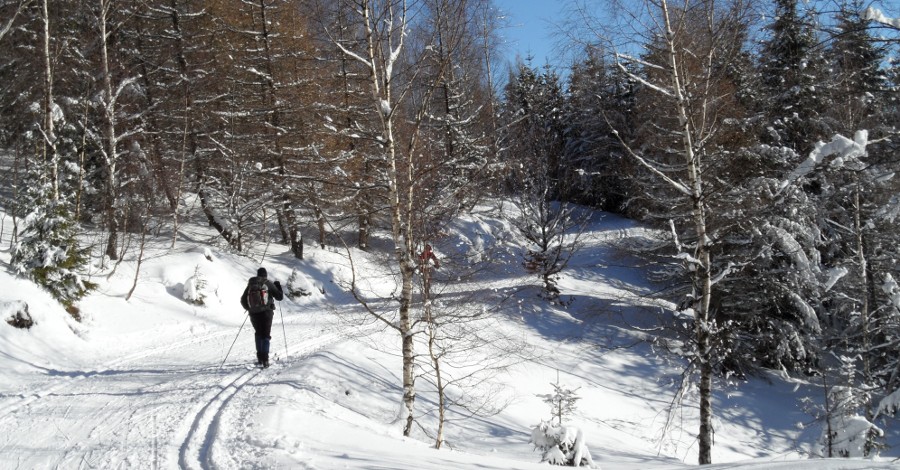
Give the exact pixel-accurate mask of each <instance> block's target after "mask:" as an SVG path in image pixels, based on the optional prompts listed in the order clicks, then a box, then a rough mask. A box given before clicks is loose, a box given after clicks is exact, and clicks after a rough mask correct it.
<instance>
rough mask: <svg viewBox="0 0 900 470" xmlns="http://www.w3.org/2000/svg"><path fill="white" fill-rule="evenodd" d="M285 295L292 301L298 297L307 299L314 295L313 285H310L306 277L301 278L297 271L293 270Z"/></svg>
mask: <svg viewBox="0 0 900 470" xmlns="http://www.w3.org/2000/svg"><path fill="white" fill-rule="evenodd" d="M284 294H285V295H287V296H288V298H289V299H291V300H293V299H296V298H297V297H306V296H308V295H312V285H310V283H309V280H308V279H307V278H306V276H301V275H300V274H299V273H297V270H296V269H292V270H291V275H290V277H288V280H287V285H286V286H285V292H284Z"/></svg>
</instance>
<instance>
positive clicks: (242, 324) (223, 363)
mask: <svg viewBox="0 0 900 470" xmlns="http://www.w3.org/2000/svg"><path fill="white" fill-rule="evenodd" d="M244 313H247V311H246V310H244ZM248 318H250V315H249V314H248V315H247V316H246V317H244V323H241V327H240V328H239V329H238V332H237V335H235V337H234V341H232V342H231V347H229V348H228V352H227V353H225V359H222V363H221V364H219V369H221V368H222V366H224V365H225V361H227V360H228V355H229V354H231V348H233V347H234V343H237V339H238V336H240V335H241V331H242V330H243V329H244V325H246V324H247V319H248Z"/></svg>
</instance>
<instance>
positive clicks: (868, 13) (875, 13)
mask: <svg viewBox="0 0 900 470" xmlns="http://www.w3.org/2000/svg"><path fill="white" fill-rule="evenodd" d="M862 18H863V19H864V20H869V21H874V22H876V23H881V24H883V25H885V26H887V27H889V28H894V29H900V18H889V17H887V16H885V14H884V13H882V12H881V10H879V9H877V8H873V7H869V8H866V9H865V11H863V13H862Z"/></svg>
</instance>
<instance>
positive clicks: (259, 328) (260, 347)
mask: <svg viewBox="0 0 900 470" xmlns="http://www.w3.org/2000/svg"><path fill="white" fill-rule="evenodd" d="M274 316H275V312H273V311H271V310H270V311H268V312H262V313H251V314H250V324H252V325H253V330H254V331H255V332H256V355H257V357H260V356H265V357H266V360H268V357H269V343H270V342H271V340H272V318H273V317H274Z"/></svg>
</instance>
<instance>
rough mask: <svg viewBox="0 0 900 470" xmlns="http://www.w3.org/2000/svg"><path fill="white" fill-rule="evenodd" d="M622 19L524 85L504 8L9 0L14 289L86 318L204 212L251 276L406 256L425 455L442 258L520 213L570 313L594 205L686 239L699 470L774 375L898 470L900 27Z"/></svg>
mask: <svg viewBox="0 0 900 470" xmlns="http://www.w3.org/2000/svg"><path fill="white" fill-rule="evenodd" d="M598 4H599V3H598ZM607 4H608V5H610V6H613V7H617V8H618V11H619V13H618V14H617V15H615V16H607V15H598V16H596V17H593V16H592V15H591V13H592V12H593V11H592V10H591V9H589V8H588V7H589V6H590V5H592V4H591V3H590V2H573V3H572V9H573V12H574V13H578V14H575V15H573V16H572V17H573V18H580V20H579V21H577V22H575V23H577V24H575V23H573V24H572V25H570V26H571V27H570V28H568V36H569V37H570V39H571V40H572V44H571V47H572V49H573V50H577V51H579V52H578V53H576V54H574V56H576V58H575V59H574V60H573V63H572V66H571V68H570V69H569V70H568V71H567V73H566V74H565V75H566V77H567V78H566V79H565V80H563V79H562V78H561V75H560V71H557V70H553V69H551V68H549V67H540V66H535V65H534V64H532V63H531V62H530V61H529V60H527V59H525V60H522V61H519V62H518V63H516V64H513V65H511V66H510V65H508V64H505V60H504V58H503V55H502V54H501V50H502V41H501V39H500V38H501V36H502V28H503V27H504V20H503V15H502V12H501V11H499V10H498V9H497V8H496V7H495V6H494V5H493V4H492V2H491V1H490V0H406V1H401V0H327V1H326V0H253V1H250V0H245V1H227V0H206V1H191V0H146V1H141V2H131V1H116V0H95V1H83V0H54V1H51V0H0V18H4V20H2V22H0V50H2V51H3V53H2V54H0V145H2V146H3V148H4V149H6V152H7V154H8V158H9V160H10V164H9V165H8V171H7V172H6V174H5V175H4V177H3V179H4V181H7V182H8V183H7V184H6V185H5V186H6V187H4V188H3V189H4V193H3V206H4V207H5V208H6V210H7V212H8V213H10V214H13V216H14V217H15V226H16V234H15V237H14V239H15V240H16V243H15V246H14V247H13V258H12V261H13V265H14V266H13V268H14V269H15V270H16V271H17V272H18V273H19V274H20V275H22V276H25V277H28V278H30V279H33V280H34V281H35V282H37V283H38V284H41V285H43V286H44V287H46V288H47V289H48V290H49V291H50V292H51V293H52V294H53V295H54V296H55V297H56V298H57V299H59V300H60V302H62V303H63V304H64V305H66V306H67V307H68V308H69V310H70V312H71V313H72V314H73V316H76V317H77V315H78V308H77V302H78V299H79V298H81V297H82V296H84V295H85V294H86V293H87V292H89V291H90V289H91V288H92V284H91V283H90V282H89V281H88V280H86V279H85V276H83V274H84V272H85V270H86V269H87V266H88V265H89V264H91V263H93V264H97V265H101V266H107V265H109V264H112V263H115V261H116V260H119V259H121V257H122V256H123V254H124V252H125V250H135V251H136V250H140V247H141V243H140V242H139V240H142V239H143V238H144V237H145V236H147V234H150V233H153V234H160V233H163V234H171V235H172V237H173V243H174V240H175V234H177V232H178V230H179V224H180V223H182V220H181V218H182V217H183V216H184V215H185V214H186V213H187V209H188V208H187V207H185V201H186V200H187V197H188V196H189V195H190V196H196V200H197V201H199V205H200V209H201V210H202V213H203V214H204V215H205V218H206V221H207V222H208V223H209V225H210V226H211V227H214V228H215V229H216V231H217V232H218V234H219V235H220V240H219V241H220V243H222V244H223V246H227V247H228V248H230V249H231V250H234V251H235V252H246V251H247V250H248V249H249V247H251V246H254V245H257V246H258V245H260V244H263V245H265V244H267V243H269V242H275V243H283V244H286V245H288V246H290V247H291V251H292V253H293V254H294V256H296V257H297V258H301V259H302V258H303V250H304V245H307V246H310V245H315V246H320V247H325V246H343V244H344V243H346V244H350V245H354V246H356V247H358V248H360V249H371V246H373V244H372V243H371V242H372V241H373V237H375V236H379V234H387V237H388V238H389V239H390V242H391V246H390V250H389V251H390V253H389V254H390V259H391V261H390V263H391V264H392V266H393V267H394V269H396V272H397V278H398V289H397V294H396V295H397V299H396V300H398V301H399V308H398V310H399V311H398V318H397V321H396V322H394V323H395V326H396V328H397V329H398V332H399V333H400V335H401V336H402V337H403V338H404V345H403V356H404V377H403V380H404V390H405V391H406V394H405V397H404V400H405V401H406V402H407V404H408V407H409V421H408V423H407V428H406V432H408V431H409V427H410V426H411V425H412V403H413V400H414V388H413V381H414V380H413V375H412V374H413V364H414V361H415V354H414V351H413V347H414V343H413V335H412V334H410V333H411V332H412V330H411V328H412V324H411V320H410V308H411V305H412V304H413V302H415V301H416V300H415V297H414V296H413V292H414V290H415V289H416V288H417V286H415V284H414V282H413V273H414V272H415V269H416V264H417V260H416V253H419V252H420V251H421V248H422V246H423V245H424V244H425V243H432V244H434V245H435V246H440V243H441V234H442V229H443V227H444V226H446V224H448V223H449V222H450V221H452V220H454V217H455V216H456V215H457V214H460V213H461V212H464V211H466V210H468V209H469V208H471V207H473V205H474V204H476V203H478V202H480V201H484V200H487V199H490V198H504V199H508V200H511V201H513V202H514V203H515V205H516V206H517V207H518V208H519V212H520V213H521V214H522V216H521V218H520V220H518V221H517V223H516V226H517V227H518V228H519V230H521V231H522V233H523V234H524V235H525V236H526V237H527V238H528V239H529V240H530V241H532V242H533V244H534V247H533V249H531V250H529V251H528V252H527V253H524V254H523V263H524V264H525V265H526V266H527V267H528V269H529V270H532V271H534V272H535V273H536V275H537V276H538V277H539V278H540V281H541V283H542V285H543V287H544V291H545V295H544V298H545V300H546V301H548V302H556V301H560V299H559V295H560V293H559V291H558V289H556V286H555V284H554V276H555V275H556V274H557V273H558V272H559V270H561V269H564V267H565V263H566V260H567V257H570V256H571V255H572V253H573V252H574V250H575V249H576V248H577V247H576V246H575V245H574V244H572V243H569V242H567V239H566V237H565V234H566V233H571V232H572V230H575V231H577V228H578V226H579V223H578V220H577V218H576V217H575V215H574V213H573V211H572V205H573V204H578V205H581V206H587V207H590V208H595V209H597V210H605V211H611V212H617V213H621V214H624V215H626V216H628V217H631V218H634V219H637V220H641V221H643V222H644V223H646V224H649V225H651V226H654V227H658V228H662V229H664V230H666V231H667V232H668V233H669V235H670V236H669V238H668V240H667V241H666V243H661V244H659V246H654V247H645V248H644V255H645V256H646V257H647V259H648V260H649V261H650V262H652V263H654V266H655V269H654V275H655V276H656V279H655V280H657V281H659V282H661V283H663V285H666V286H668V288H667V289H665V290H664V291H662V292H660V294H659V295H660V296H662V297H664V298H666V299H669V300H672V301H673V302H675V303H676V304H677V305H679V306H680V307H679V310H680V312H681V313H683V314H685V315H687V316H688V318H690V319H691V320H692V321H690V322H684V323H682V322H677V323H678V324H680V325H681V326H680V327H678V328H680V329H681V331H679V334H680V338H682V339H683V343H682V344H679V345H678V346H677V347H676V349H678V350H679V351H680V354H682V355H684V356H685V357H686V358H688V359H689V361H690V363H691V367H692V369H691V370H690V371H689V372H688V373H686V374H685V377H686V381H690V382H695V383H697V384H699V389H700V396H701V430H700V433H699V434H700V436H701V444H700V449H701V452H700V460H701V463H708V461H709V455H708V450H709V447H710V446H711V445H712V429H711V422H710V419H711V415H712V409H711V404H710V403H709V396H710V390H711V388H712V387H713V386H714V378H715V377H718V376H735V375H736V376H739V377H740V376H746V375H750V374H753V373H754V372H755V371H756V370H759V369H760V368H767V369H776V370H781V371H784V372H786V373H791V374H803V375H805V376H809V377H818V378H821V382H822V383H823V384H824V385H825V386H826V388H828V389H829V396H830V400H828V401H827V405H826V406H825V409H823V410H821V413H822V415H824V416H842V415H843V416H855V417H860V418H861V419H864V420H865V422H866V423H868V424H867V425H866V426H865V429H864V432H865V434H866V436H867V444H866V453H870V452H877V449H878V446H879V445H880V444H879V443H880V441H879V437H880V431H879V427H878V426H879V422H883V420H885V419H888V418H886V416H887V415H891V414H893V413H894V412H896V407H897V403H898V402H900V398H898V395H900V393H898V390H900V358H898V356H897V354H896V351H897V350H898V347H900V286H898V284H897V282H896V279H897V278H898V277H900V273H898V270H900V268H898V266H900V263H898V259H900V256H898V250H900V243H898V232H900V231H898V222H900V220H898V219H900V183H898V179H897V178H896V177H895V172H896V171H897V169H898V166H900V149H898V145H900V143H898V135H897V134H898V124H900V108H898V104H900V102H898V100H900V92H898V90H900V88H898V87H900V68H898V66H900V64H898V63H897V57H896V56H897V53H898V52H900V51H898V44H900V42H898V39H897V38H898V29H900V27H898V22H897V21H896V20H892V19H891V18H890V17H891V16H894V17H897V16H900V15H896V14H894V15H892V13H895V12H891V11H882V10H879V9H877V8H870V5H868V4H864V3H862V2H860V1H859V0H847V1H844V2H838V3H834V2H820V3H812V4H805V3H801V2H798V1H796V0H775V1H774V2H772V3H756V2H744V1H741V0H723V1H712V0H709V1H700V2H683V3H670V2H669V1H667V0H646V1H640V2H628V3H622V4H618V5H614V4H613V3H612V2H608V3H607ZM876 7H877V5H876ZM592 18H595V19H592ZM573 21H574V20H573ZM607 31H612V32H607ZM498 84H499V85H498ZM703 397H706V401H705V403H704V398H703ZM837 434H838V433H837V431H836V432H835V436H837ZM703 436H706V439H704V438H703Z"/></svg>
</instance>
